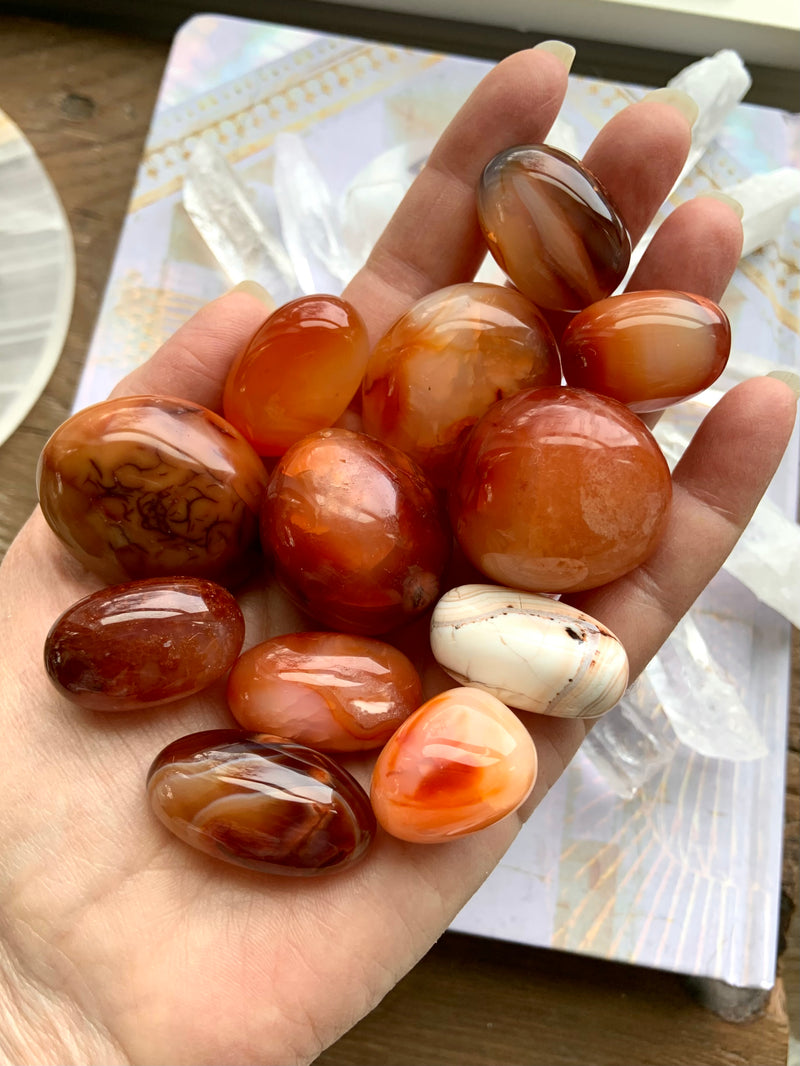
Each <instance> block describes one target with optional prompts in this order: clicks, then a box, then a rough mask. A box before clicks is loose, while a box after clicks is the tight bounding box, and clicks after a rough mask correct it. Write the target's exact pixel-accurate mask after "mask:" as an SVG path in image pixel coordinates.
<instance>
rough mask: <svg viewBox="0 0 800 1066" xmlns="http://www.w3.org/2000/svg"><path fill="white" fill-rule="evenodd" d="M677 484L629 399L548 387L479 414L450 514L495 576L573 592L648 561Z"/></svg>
mask: <svg viewBox="0 0 800 1066" xmlns="http://www.w3.org/2000/svg"><path fill="white" fill-rule="evenodd" d="M671 494H672V481H671V478H670V473H669V468H668V466H667V463H666V460H665V459H664V457H663V455H662V454H661V450H660V448H659V447H658V444H657V443H656V441H655V439H654V437H653V436H652V434H651V433H650V431H649V430H648V429H647V427H646V426H645V425H644V424H643V423H642V422H641V421H640V420H639V418H637V416H636V415H635V414H633V413H632V412H631V411H630V410H629V409H628V408H627V407H625V406H623V405H622V404H621V403H619V402H618V401H616V400H611V399H608V398H607V397H604V396H597V395H595V394H594V393H591V392H586V391H584V390H583V389H572V388H568V387H558V388H549V387H542V388H535V389H528V390H527V391H525V392H521V393H517V395H516V396H512V397H510V398H509V399H507V400H501V401H500V403H498V404H495V406H494V407H492V408H491V410H490V411H489V412H488V413H487V414H486V415H484V417H483V418H482V419H481V421H480V422H479V423H478V424H477V426H476V427H475V429H474V430H473V432H472V435H471V436H470V439H469V441H468V443H467V446H466V448H465V449H464V454H463V460H462V464H461V469H460V473H459V477H458V480H457V481H456V484H455V486H454V490H453V492H452V494H451V501H450V502H451V517H452V520H453V529H454V531H455V533H456V536H457V538H458V541H459V543H460V544H461V547H462V548H463V549H464V552H465V554H466V555H467V557H468V558H469V559H470V561H471V562H472V563H473V564H474V565H475V566H476V567H478V569H479V570H480V571H481V572H482V573H484V574H485V575H486V576H487V577H489V578H491V579H492V580H494V581H497V582H499V583H500V584H502V585H508V586H510V587H512V588H520V589H526V590H528V591H530V592H570V591H577V590H579V589H589V588H595V587H596V586H598V585H604V584H606V583H607V582H609V581H613V580H614V579H615V578H617V577H620V576H621V575H622V574H624V573H627V572H628V571H629V570H632V569H633V568H634V567H636V566H638V565H639V564H640V563H642V562H644V560H645V559H646V558H647V557H648V556H649V555H650V554H651V552H652V551H653V550H654V549H655V547H656V545H657V544H658V541H659V539H660V537H661V535H662V533H663V531H664V527H665V525H666V521H667V513H668V509H669V504H670V500H671Z"/></svg>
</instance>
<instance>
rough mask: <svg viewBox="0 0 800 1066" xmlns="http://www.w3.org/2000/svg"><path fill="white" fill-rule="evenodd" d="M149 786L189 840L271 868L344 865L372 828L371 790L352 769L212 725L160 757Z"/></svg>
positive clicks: (301, 873) (360, 850) (314, 870)
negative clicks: (367, 791) (212, 727)
mask: <svg viewBox="0 0 800 1066" xmlns="http://www.w3.org/2000/svg"><path fill="white" fill-rule="evenodd" d="M147 793H148V796H149V799H150V804H151V806H152V808H153V811H154V812H155V814H156V815H157V817H158V818H159V819H160V820H161V821H162V822H163V823H164V825H165V826H166V827H167V829H169V830H170V832H172V833H174V834H175V836H177V837H179V838H180V839H181V840H182V841H184V842H185V843H186V844H190V845H191V846H192V847H193V848H197V849H198V851H203V852H205V853H206V854H207V855H212V856H214V858H217V859H222V860H223V861H224V862H229V863H232V864H233V865H234V866H245V867H247V868H248V869H250V870H258V871H260V872H262V873H268V874H288V875H291V876H295V877H313V876H317V875H319V874H327V873H333V872H337V871H342V870H345V869H347V868H348V867H350V866H352V865H353V864H354V863H355V862H357V861H358V860H359V859H361V858H362V857H363V855H364V853H365V852H366V850H367V848H368V847H369V845H370V843H371V841H372V839H373V836H374V833H375V828H376V826H375V817H374V815H373V813H372V809H371V808H370V805H369V799H368V797H367V794H366V793H365V792H364V790H363V789H362V788H361V786H360V785H359V784H358V782H357V781H356V780H355V778H353V777H352V776H351V775H350V774H349V773H347V771H346V770H344V769H343V768H342V767H341V766H337V764H336V763H335V762H333V761H332V760H331V759H330V758H328V756H326V755H323V754H322V753H321V752H318V751H314V750H313V749H312V748H308V747H305V746H304V745H302V744H296V743H294V742H293V741H289V740H285V739H283V738H282V737H275V736H271V735H268V734H260V733H257V734H252V733H243V732H240V731H238V730H235V729H212V730H208V731H205V732H202V733H193V734H191V735H190V736H186V737H181V738H180V739H179V740H176V741H174V742H173V743H172V744H170V745H168V746H167V747H166V748H164V750H163V751H162V752H161V753H160V754H159V755H158V756H157V757H156V759H155V761H154V762H153V764H152V766H151V767H150V771H149V773H148V776H147Z"/></svg>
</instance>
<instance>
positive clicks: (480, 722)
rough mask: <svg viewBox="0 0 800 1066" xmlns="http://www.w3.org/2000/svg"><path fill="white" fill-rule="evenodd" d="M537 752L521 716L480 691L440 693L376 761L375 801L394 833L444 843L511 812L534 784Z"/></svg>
mask: <svg viewBox="0 0 800 1066" xmlns="http://www.w3.org/2000/svg"><path fill="white" fill-rule="evenodd" d="M536 765H537V760H536V748H535V747H534V744H533V741H532V740H531V737H530V734H529V733H528V731H527V730H526V729H525V727H524V726H523V724H522V722H521V721H520V720H519V718H517V716H516V715H515V714H514V713H513V712H512V711H510V710H509V709H508V707H506V706H505V704H503V703H501V702H500V700H498V699H496V698H495V697H494V696H491V695H490V694H489V693H488V692H482V691H480V690H479V689H475V688H466V687H465V688H456V689H450V690H448V691H447V692H442V693H440V694H439V695H438V696H434V697H433V699H431V700H428V702H427V703H424V704H423V705H422V706H421V707H420V708H419V710H417V711H416V712H415V713H414V714H412V715H411V717H410V718H408V719H406V721H405V722H404V723H403V724H402V725H401V726H400V728H399V729H398V730H397V732H396V733H395V734H394V736H393V737H392V738H391V739H390V740H389V742H388V743H387V745H386V747H385V748H384V749H383V751H382V752H381V753H380V755H379V756H378V761H377V763H376V765H375V770H374V772H373V775H372V788H371V792H370V798H371V800H372V809H373V810H374V811H375V815H376V817H377V819H378V822H379V823H380V824H381V825H382V826H383V828H384V829H385V830H386V831H387V832H388V833H391V834H392V836H395V837H399V838H400V839H401V840H410V841H413V842H414V843H419V844H439V843H442V842H444V841H447V840H452V839H453V838H454V837H460V836H464V835H465V834H466V833H474V832H476V830H478V829H485V828H486V826H489V825H492V824H493V823H494V822H498V821H499V820H500V819H501V818H505V816H506V815H507V814H511V812H512V811H515V810H516V809H517V808H518V807H519V806H520V805H521V804H522V803H524V802H525V800H526V799H527V797H528V796H529V795H530V791H531V789H532V788H533V784H534V781H535V780H536Z"/></svg>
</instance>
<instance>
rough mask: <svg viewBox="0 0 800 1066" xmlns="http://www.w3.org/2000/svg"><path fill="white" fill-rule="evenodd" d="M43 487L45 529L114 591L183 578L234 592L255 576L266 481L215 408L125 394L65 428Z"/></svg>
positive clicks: (47, 456)
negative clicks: (252, 563) (253, 553)
mask: <svg viewBox="0 0 800 1066" xmlns="http://www.w3.org/2000/svg"><path fill="white" fill-rule="evenodd" d="M37 481H38V488H39V503H40V505H41V508H42V513H43V514H44V517H45V519H46V520H47V522H48V524H49V526H50V528H51V529H52V530H53V532H54V533H56V535H57V536H58V537H59V538H60V539H61V540H62V541H63V542H64V544H65V545H66V546H67V548H68V549H69V550H70V551H71V552H72V554H73V555H74V556H75V557H76V558H77V559H78V560H79V561H80V562H81V563H83V565H84V566H86V567H87V568H88V569H89V570H92V571H93V572H94V573H96V574H98V575H99V576H100V577H102V578H103V580H104V581H106V582H108V583H109V584H114V583H119V582H123V581H128V580H131V579H134V580H135V579H138V578H146V577H168V576H169V577H171V576H173V575H175V574H183V575H190V576H195V577H204V578H208V579H210V580H212V581H219V582H220V583H221V584H224V585H227V584H231V583H233V582H236V581H239V580H241V579H242V578H243V577H244V576H245V575H246V573H247V571H248V558H247V552H248V549H250V548H251V547H252V546H253V545H254V544H255V542H256V538H257V533H258V513H259V507H260V504H261V498H262V496H263V494H264V489H265V487H266V483H267V476H266V473H265V471H264V465H263V463H262V462H261V460H260V459H259V457H258V456H257V455H256V453H255V452H254V451H253V449H252V448H251V447H250V445H249V444H248V443H247V441H246V440H245V439H244V437H242V436H241V435H240V434H239V433H238V432H237V431H236V430H235V429H234V428H233V426H230V425H228V423H227V422H226V421H225V420H224V419H223V418H220V417H219V415H216V414H214V412H213V411H209V410H207V409H206V408H205V407H201V406H200V405H199V404H196V403H190V402H189V401H187V400H178V399H174V398H172V397H166V396H125V397H122V398H120V399H116V400H106V401H104V402H103V403H98V404H94V406H92V407H87V408H86V409H85V410H83V411H79V412H78V413H77V414H75V415H73V416H72V417H71V418H69V419H67V421H66V422H64V423H63V425H61V426H60V427H59V428H58V429H57V430H56V431H55V433H54V434H53V435H52V437H51V438H50V440H49V441H48V442H47V444H45V446H44V450H43V451H42V454H41V457H40V459H39V469H38V473H37Z"/></svg>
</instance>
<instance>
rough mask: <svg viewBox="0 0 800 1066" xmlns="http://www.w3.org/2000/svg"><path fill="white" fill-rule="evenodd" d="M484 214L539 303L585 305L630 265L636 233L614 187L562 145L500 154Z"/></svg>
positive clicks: (505, 259)
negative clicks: (616, 201)
mask: <svg viewBox="0 0 800 1066" xmlns="http://www.w3.org/2000/svg"><path fill="white" fill-rule="evenodd" d="M478 217H479V220H480V224H481V229H482V230H483V234H484V236H485V238H486V243H487V244H488V246H489V251H490V252H491V253H492V255H493V256H494V258H495V259H496V261H497V263H498V265H499V266H500V267H501V269H502V270H504V271H505V272H506V274H508V276H509V278H510V279H511V280H512V281H513V282H514V284H515V285H516V286H517V288H518V289H519V290H520V292H523V293H525V295H526V296H527V297H528V298H529V299H531V300H533V302H534V303H535V304H537V305H538V306H539V307H542V308H547V309H548V310H553V311H580V310H581V309H582V308H584V307H586V306H587V305H588V304H591V303H594V302H595V301H596V300H601V299H603V298H604V297H605V296H608V295H610V294H611V293H612V292H613V291H614V289H616V287H617V286H618V285H619V283H620V282H621V281H622V279H623V278H624V276H625V272H626V270H627V269H628V264H629V262H630V256H631V240H630V236H629V234H628V231H627V229H626V228H625V224H624V222H623V221H622V219H621V218H620V216H619V214H618V213H617V210H616V208H615V207H614V205H613V204H612V202H611V200H610V199H609V196H608V193H607V192H606V191H605V189H604V188H603V187H602V185H601V184H600V182H599V181H598V180H597V178H595V177H594V175H593V174H591V173H590V172H589V171H588V170H587V169H586V167H584V166H583V164H582V163H581V162H580V161H579V160H577V159H575V158H573V157H572V156H571V155H568V154H567V153H566V152H562V151H561V150H560V149H558V148H550V147H549V146H548V145H543V144H535V145H519V146H517V147H516V148H509V149H506V150H505V151H503V152H500V154H499V155H496V156H495V157H494V159H493V160H492V161H491V162H490V163H489V164H488V166H487V167H486V169H485V170H484V172H483V176H482V178H481V182H480V188H479V191H478Z"/></svg>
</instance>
